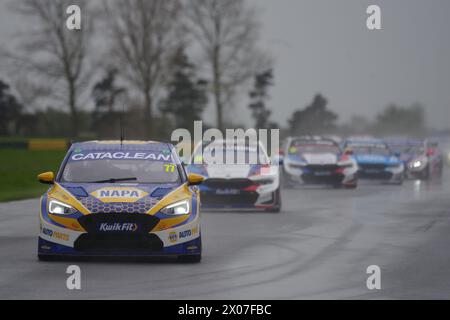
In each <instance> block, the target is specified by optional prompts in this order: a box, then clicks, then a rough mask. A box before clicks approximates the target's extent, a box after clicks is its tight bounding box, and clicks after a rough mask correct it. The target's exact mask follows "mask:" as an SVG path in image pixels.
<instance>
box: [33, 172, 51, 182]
mask: <svg viewBox="0 0 450 320" xmlns="http://www.w3.org/2000/svg"><path fill="white" fill-rule="evenodd" d="M37 178H38V180H39V182H40V183H45V184H53V182H54V181H55V174H54V173H53V172H51V171H49V172H44V173H41V174H39V175H38V176H37Z"/></svg>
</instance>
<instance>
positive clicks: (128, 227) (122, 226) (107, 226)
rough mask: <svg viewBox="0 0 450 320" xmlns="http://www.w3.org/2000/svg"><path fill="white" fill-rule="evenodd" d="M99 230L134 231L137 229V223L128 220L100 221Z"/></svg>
mask: <svg viewBox="0 0 450 320" xmlns="http://www.w3.org/2000/svg"><path fill="white" fill-rule="evenodd" d="M98 230H99V231H102V232H111V231H121V232H136V231H137V230H138V225H137V224H136V223H130V222H124V223H120V222H113V223H109V222H102V223H100V225H99V227H98Z"/></svg>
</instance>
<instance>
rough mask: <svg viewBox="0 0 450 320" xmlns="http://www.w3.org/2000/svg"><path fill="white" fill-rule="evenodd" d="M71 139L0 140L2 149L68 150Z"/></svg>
mask: <svg viewBox="0 0 450 320" xmlns="http://www.w3.org/2000/svg"><path fill="white" fill-rule="evenodd" d="M69 146H70V141H69V140H66V139H28V140H4V141H2V140H0V149H28V150H42V151H50V150H67V149H68V148H69Z"/></svg>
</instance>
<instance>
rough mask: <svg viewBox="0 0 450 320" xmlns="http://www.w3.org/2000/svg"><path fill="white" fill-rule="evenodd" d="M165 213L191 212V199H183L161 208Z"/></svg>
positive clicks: (179, 213)
mask: <svg viewBox="0 0 450 320" xmlns="http://www.w3.org/2000/svg"><path fill="white" fill-rule="evenodd" d="M160 212H162V213H164V214H171V215H183V214H188V213H189V201H188V200H182V201H178V202H175V203H172V204H170V205H168V206H166V207H164V208H162V209H161V210H160Z"/></svg>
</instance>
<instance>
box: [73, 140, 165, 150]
mask: <svg viewBox="0 0 450 320" xmlns="http://www.w3.org/2000/svg"><path fill="white" fill-rule="evenodd" d="M74 149H82V150H90V151H93V150H108V151H110V150H121V151H163V150H168V149H169V150H172V149H173V146H172V145H171V144H170V143H164V142H158V141H141V140H124V141H122V142H121V141H120V140H93V141H86V142H76V143H73V144H72V145H71V147H70V151H71V150H74Z"/></svg>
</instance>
